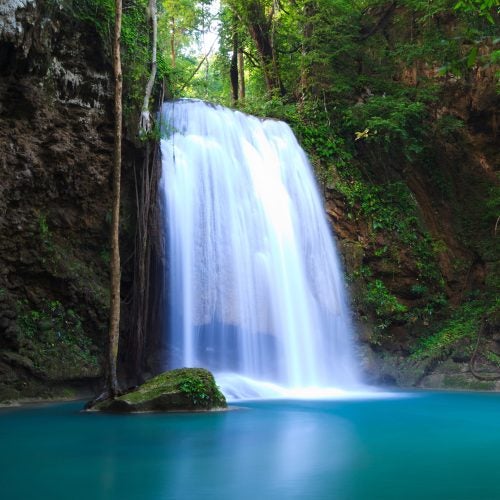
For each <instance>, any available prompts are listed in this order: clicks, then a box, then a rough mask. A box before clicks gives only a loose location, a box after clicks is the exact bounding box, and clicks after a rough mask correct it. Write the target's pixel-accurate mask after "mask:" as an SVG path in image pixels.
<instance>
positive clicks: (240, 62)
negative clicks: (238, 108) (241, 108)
mask: <svg viewBox="0 0 500 500" xmlns="http://www.w3.org/2000/svg"><path fill="white" fill-rule="evenodd" d="M238 74H239V76H238V84H239V87H238V94H239V99H240V101H243V100H244V99H245V60H244V59H243V51H242V50H241V47H238Z"/></svg>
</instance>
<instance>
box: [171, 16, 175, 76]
mask: <svg viewBox="0 0 500 500" xmlns="http://www.w3.org/2000/svg"><path fill="white" fill-rule="evenodd" d="M170 23H171V26H172V28H171V29H172V31H171V33H170V58H171V61H172V68H175V18H173V17H172V18H170Z"/></svg>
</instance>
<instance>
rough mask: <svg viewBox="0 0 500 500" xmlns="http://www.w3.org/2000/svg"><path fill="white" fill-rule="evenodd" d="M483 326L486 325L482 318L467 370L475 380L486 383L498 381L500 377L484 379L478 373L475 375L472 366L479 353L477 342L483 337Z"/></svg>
mask: <svg viewBox="0 0 500 500" xmlns="http://www.w3.org/2000/svg"><path fill="white" fill-rule="evenodd" d="M485 325H486V318H485V317H483V319H482V320H481V327H480V328H479V331H478V332H477V340H476V346H475V347H474V352H473V353H472V356H471V358H470V360H469V370H470V372H471V374H472V375H473V376H474V377H475V378H477V379H478V380H485V381H488V382H494V381H496V380H500V376H498V375H497V376H492V377H485V376H484V375H480V374H479V373H477V372H476V369H475V367H474V365H475V363H476V357H477V353H478V351H479V342H480V340H481V337H482V335H483V332H484V327H485Z"/></svg>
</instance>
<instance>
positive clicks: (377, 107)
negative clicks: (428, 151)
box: [346, 95, 427, 160]
mask: <svg viewBox="0 0 500 500" xmlns="http://www.w3.org/2000/svg"><path fill="white" fill-rule="evenodd" d="M426 115H427V109H426V107H425V105H424V103H423V102H419V101H412V100H410V99H408V98H406V97H401V96H386V95H382V96H373V97H370V98H369V99H367V100H366V102H364V103H362V104H359V105H357V106H353V107H351V108H349V109H348V110H347V112H346V124H347V125H348V126H349V127H350V128H351V130H352V131H353V135H354V132H355V131H360V130H367V134H366V136H365V138H364V139H363V140H365V141H367V142H368V143H372V142H373V143H375V144H378V145H381V146H382V147H383V149H384V150H385V151H386V152H394V150H395V149H401V151H402V152H403V154H404V155H405V156H406V158H407V159H408V160H412V159H413V158H415V156H417V155H419V154H420V153H422V151H423V149H424V145H423V144H424V139H423V137H424V135H425V133H424V130H425V129H424V127H425V121H424V118H425V117H426Z"/></svg>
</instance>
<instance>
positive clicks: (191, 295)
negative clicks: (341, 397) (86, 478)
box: [160, 100, 358, 398]
mask: <svg viewBox="0 0 500 500" xmlns="http://www.w3.org/2000/svg"><path fill="white" fill-rule="evenodd" d="M162 122H163V124H164V125H163V128H164V138H163V140H162V141H161V152H162V164H163V167H162V178H161V186H160V191H161V193H162V197H163V201H164V208H165V210H164V211H165V231H166V235H167V241H168V244H167V246H168V250H167V254H168V261H169V264H168V271H167V273H168V277H167V283H168V285H167V286H168V289H169V293H168V294H169V299H168V305H167V309H168V311H167V314H168V318H169V338H168V351H169V353H168V367H169V368H175V367H182V366H201V367H205V368H208V369H209V370H211V371H213V372H214V373H215V375H216V378H217V381H218V383H219V385H220V386H221V389H222V390H223V392H225V393H226V395H227V396H229V397H231V398H239V397H255V396H278V395H281V396H284V395H285V396H286V395H293V394H307V393H309V394H310V393H314V391H318V390H324V389H327V388H329V389H332V390H349V389H352V388H353V387H356V386H357V385H358V374H357V370H356V367H355V363H354V360H353V354H352V351H353V347H352V325H351V317H350V311H349V307H348V304H347V300H346V292H345V287H344V283H343V273H342V269H341V266H340V263H339V258H338V256H337V252H336V249H335V244H334V242H333V239H332V235H331V229H330V227H329V226H328V223H327V221H326V218H325V211H324V207H323V203H322V200H321V198H320V196H319V193H318V190H317V187H316V184H315V180H314V177H313V173H312V171H311V165H310V164H309V161H308V159H307V157H306V155H305V153H304V151H303V150H302V149H301V147H300V145H299V144H298V142H297V140H296V138H295V136H294V135H293V132H292V131H291V129H290V127H289V126H288V125H287V124H285V123H283V122H280V121H277V120H270V119H268V120H261V119H259V118H256V117H253V116H249V115H246V114H243V113H241V112H238V111H233V110H230V109H227V108H224V107H221V106H215V105H211V104H207V103H204V102H202V101H196V100H179V101H174V102H168V103H165V104H164V106H163V110H162Z"/></svg>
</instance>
